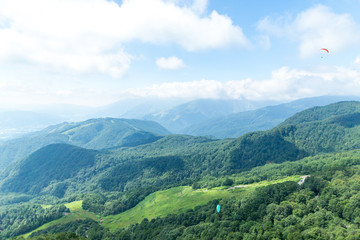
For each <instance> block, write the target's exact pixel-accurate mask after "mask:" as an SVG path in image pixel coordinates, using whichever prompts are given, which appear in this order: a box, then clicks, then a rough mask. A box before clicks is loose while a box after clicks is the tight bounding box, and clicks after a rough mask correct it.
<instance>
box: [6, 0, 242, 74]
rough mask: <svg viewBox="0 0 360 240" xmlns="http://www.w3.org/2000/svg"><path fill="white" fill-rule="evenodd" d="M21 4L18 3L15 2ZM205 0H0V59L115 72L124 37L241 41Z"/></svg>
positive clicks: (124, 58)
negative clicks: (180, 1) (185, 1)
mask: <svg viewBox="0 0 360 240" xmlns="http://www.w3.org/2000/svg"><path fill="white" fill-rule="evenodd" d="M19 6H21V7H19ZM206 6H207V1H206V0H195V1H194V2H193V4H192V5H191V7H187V6H180V5H176V4H175V3H174V2H171V1H166V0H124V1H123V4H122V5H120V6H119V5H117V4H116V3H115V2H113V1H106V0H32V1H28V0H0V61H3V62H9V61H13V62H21V63H29V64H36V65H38V66H45V67H47V68H50V69H52V70H56V71H64V70H69V71H73V72H79V73H87V72H98V73H105V74H108V75H111V76H113V77H121V76H122V75H123V74H125V73H126V72H127V70H128V68H129V66H130V63H131V60H132V58H133V57H132V56H131V54H129V53H127V52H126V49H125V48H124V44H125V43H129V42H131V41H134V40H135V41H141V42H144V43H150V44H176V45H179V46H181V47H183V48H184V49H186V50H188V51H197V50H203V49H209V48H219V47H224V46H228V45H238V46H245V45H247V44H248V41H247V39H246V37H245V35H244V34H243V32H242V30H241V28H240V27H238V26H235V25H233V23H232V21H231V19H230V18H229V17H227V16H224V15H220V14H218V13H217V12H216V11H213V12H212V13H211V14H210V15H208V16H200V15H199V14H200V13H202V12H204V10H205V9H206Z"/></svg>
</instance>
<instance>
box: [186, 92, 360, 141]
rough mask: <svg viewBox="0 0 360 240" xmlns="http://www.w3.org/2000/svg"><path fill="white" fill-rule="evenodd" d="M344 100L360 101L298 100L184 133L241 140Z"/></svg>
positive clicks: (213, 121) (214, 121)
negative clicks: (315, 107)
mask: <svg viewBox="0 0 360 240" xmlns="http://www.w3.org/2000/svg"><path fill="white" fill-rule="evenodd" d="M344 100H347V101H349V100H360V97H351V96H321V97H314V98H304V99H299V100H296V101H292V102H289V103H284V104H279V105H275V106H267V107H264V108H260V109H256V110H251V111H244V112H239V113H235V114H230V115H227V116H224V117H220V118H213V119H209V120H206V121H204V122H201V123H199V124H194V125H191V126H189V127H188V128H186V129H185V130H184V133H186V134H190V135H196V136H213V137H216V138H234V137H239V136H241V135H243V134H245V133H248V132H252V131H259V130H268V129H271V128H273V127H275V126H276V125H278V124H279V123H281V122H283V121H284V120H285V119H286V118H288V117H290V116H292V115H293V114H295V113H297V112H300V111H302V110H304V109H307V108H310V107H314V106H324V105H327V104H330V103H335V102H338V101H344Z"/></svg>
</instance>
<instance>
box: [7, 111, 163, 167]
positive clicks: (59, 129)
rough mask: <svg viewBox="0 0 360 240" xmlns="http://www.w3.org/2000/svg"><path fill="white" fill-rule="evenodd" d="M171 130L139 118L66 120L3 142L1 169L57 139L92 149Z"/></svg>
mask: <svg viewBox="0 0 360 240" xmlns="http://www.w3.org/2000/svg"><path fill="white" fill-rule="evenodd" d="M166 134H170V133H169V132H168V131H167V130H166V129H165V128H163V127H162V126H160V125H159V124H158V123H155V122H151V121H143V120H136V119H116V118H99V119H90V120H87V121H84V122H77V123H62V124H59V125H55V126H51V127H48V128H46V129H44V130H42V131H39V132H35V133H32V134H29V135H27V136H24V137H21V138H18V139H14V140H10V141H6V142H3V143H1V144H0V170H1V169H3V168H5V167H6V166H7V165H8V164H10V163H11V162H12V161H14V160H19V159H22V158H24V157H26V156H28V155H29V154H30V153H32V152H34V151H36V150H38V149H40V148H42V147H44V146H46V145H49V144H54V143H66V144H72V145H75V146H79V147H84V148H89V149H96V150H98V149H104V148H112V147H118V146H136V145H140V144H145V143H149V142H153V141H156V140H158V139H159V138H161V136H162V135H166Z"/></svg>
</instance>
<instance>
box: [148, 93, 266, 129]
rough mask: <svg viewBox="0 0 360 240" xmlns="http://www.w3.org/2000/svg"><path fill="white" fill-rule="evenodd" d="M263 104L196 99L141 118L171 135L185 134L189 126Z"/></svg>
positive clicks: (244, 101) (262, 104)
mask: <svg viewBox="0 0 360 240" xmlns="http://www.w3.org/2000/svg"><path fill="white" fill-rule="evenodd" d="M267 104H271V103H265V102H256V101H248V100H223V99H198V100H194V101H191V102H187V103H184V104H181V105H178V106H175V107H172V108H170V109H168V110H163V111H160V112H156V113H152V114H148V115H145V116H143V117H142V118H143V119H146V120H152V121H156V122H158V123H160V124H161V125H162V126H164V127H165V128H166V129H168V130H169V131H171V132H173V133H180V134H183V133H186V132H185V129H186V128H188V127H189V126H191V125H194V124H198V123H201V122H204V121H206V120H208V119H211V118H215V117H219V116H225V115H228V114H231V113H236V112H242V111H246V110H250V109H256V108H258V107H262V106H266V105H267Z"/></svg>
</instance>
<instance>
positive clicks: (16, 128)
mask: <svg viewBox="0 0 360 240" xmlns="http://www.w3.org/2000/svg"><path fill="white" fill-rule="evenodd" d="M62 121H64V119H63V118H61V117H58V116H56V115H52V114H45V113H39V112H31V111H5V112H0V140H7V139H10V138H14V137H19V136H21V135H24V134H26V133H29V132H33V131H38V130H40V129H43V128H45V127H47V126H49V125H53V124H57V123H60V122H62Z"/></svg>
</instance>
